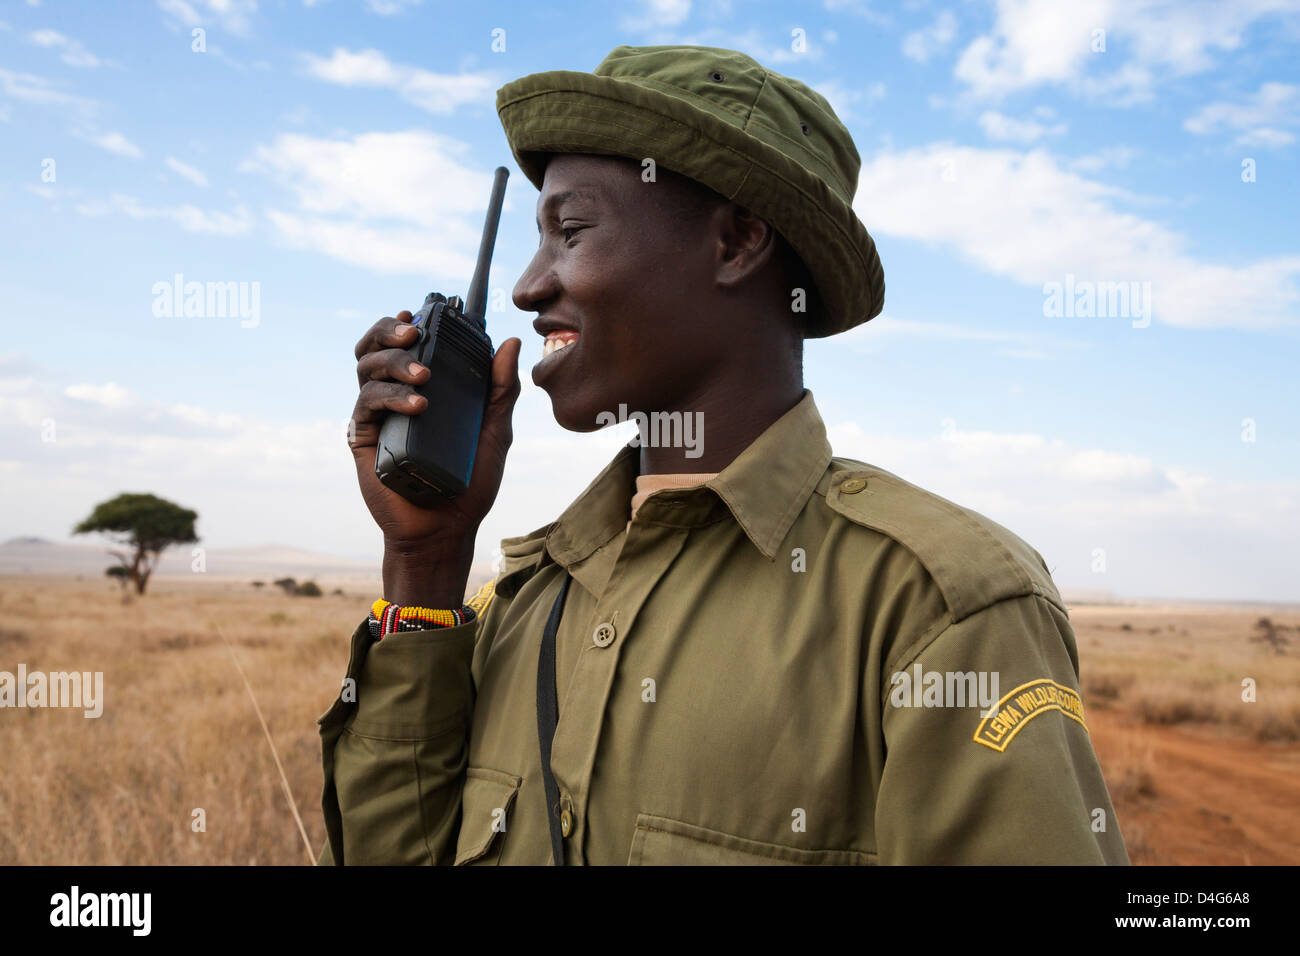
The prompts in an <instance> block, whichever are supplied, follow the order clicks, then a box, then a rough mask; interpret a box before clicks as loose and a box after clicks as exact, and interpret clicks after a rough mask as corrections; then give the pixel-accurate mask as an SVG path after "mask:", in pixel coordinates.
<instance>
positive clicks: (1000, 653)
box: [876, 594, 1129, 864]
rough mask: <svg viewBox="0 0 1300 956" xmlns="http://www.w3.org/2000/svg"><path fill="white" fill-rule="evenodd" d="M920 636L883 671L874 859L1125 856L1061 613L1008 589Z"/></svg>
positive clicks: (1026, 860) (1062, 860) (1018, 860)
mask: <svg viewBox="0 0 1300 956" xmlns="http://www.w3.org/2000/svg"><path fill="white" fill-rule="evenodd" d="M922 643H924V646H923V647H920V648H919V650H918V649H909V650H908V651H906V652H904V655H903V656H902V657H901V658H900V659H899V660H897V661H896V662H895V663H894V664H892V665H891V666H888V667H886V673H884V674H883V675H882V677H883V684H882V687H883V690H882V697H883V698H884V699H883V700H882V702H881V706H882V711H883V713H882V724H881V725H882V728H883V731H884V737H885V751H886V755H885V761H884V764H883V770H882V772H881V778H880V785H879V789H878V792H877V801H876V835H877V842H878V849H879V855H880V857H879V858H880V862H882V863H895V864H1127V863H1128V862H1129V859H1128V853H1127V851H1126V850H1125V847H1124V839H1123V836H1122V835H1121V834H1120V829H1119V824H1118V822H1117V821H1116V819H1115V811H1114V808H1113V806H1112V805H1111V801H1110V795H1109V793H1108V792H1107V790H1106V782H1105V780H1104V779H1103V777H1102V773H1101V767H1100V765H1099V764H1098V762H1097V756H1096V753H1095V752H1094V750H1093V747H1092V742H1091V740H1090V738H1089V734H1088V725H1087V716H1086V714H1085V713H1084V712H1083V707H1082V703H1081V699H1080V696H1079V682H1078V663H1077V662H1078V655H1077V651H1076V647H1075V639H1074V633H1073V629H1072V628H1071V626H1070V623H1069V618H1068V617H1067V615H1066V613H1065V612H1064V611H1063V610H1062V609H1061V608H1059V607H1057V606H1056V605H1055V604H1054V603H1052V602H1051V601H1049V600H1047V599H1046V598H1044V597H1042V596H1040V595H1036V594H1035V595H1026V596H1024V597H1017V598H1011V599H1007V600H1003V601H999V602H997V603H995V604H993V605H990V606H989V607H986V608H984V609H983V610H981V611H977V612H976V613H974V614H971V615H970V616H968V617H966V618H964V619H963V620H961V621H959V622H957V623H955V624H950V625H948V627H946V628H945V629H943V630H942V631H940V632H939V634H938V635H937V636H936V637H934V639H933V640H930V641H928V643H927V642H922ZM971 698H974V699H973V700H972V699H971ZM994 705H995V706H994Z"/></svg>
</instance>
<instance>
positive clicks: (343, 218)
mask: <svg viewBox="0 0 1300 956" xmlns="http://www.w3.org/2000/svg"><path fill="white" fill-rule="evenodd" d="M468 155H469V147H468V146H467V145H466V144H465V143H463V142H460V141H458V140H453V139H450V138H448V137H445V136H441V135H439V134H437V133H432V132H427V131H423V130H412V131H408V132H397V133H364V134H361V135H359V136H356V137H355V138H353V139H318V138H315V137H311V136H305V135H301V134H296V133H288V134H281V135H280V136H278V137H276V139H275V141H274V142H272V143H271V144H270V145H269V146H260V147H258V148H257V150H256V151H255V153H254V156H253V158H252V160H250V161H249V162H248V163H245V164H244V165H243V166H242V167H241V169H243V170H244V171H250V172H263V173H267V174H269V175H270V176H271V177H272V178H274V179H275V180H276V181H278V182H279V183H280V184H281V185H282V186H283V187H284V188H285V189H287V190H288V191H289V192H291V193H292V194H293V196H294V197H295V199H296V202H297V209H296V210H293V211H286V210H281V209H275V210H271V211H270V212H269V213H268V216H269V218H270V220H271V222H272V224H273V225H274V226H275V227H276V229H277V230H278V231H279V233H280V235H281V236H282V237H283V238H284V239H285V240H286V241H288V242H289V244H290V245H293V246H295V247H297V248H311V249H316V250H318V251H320V252H323V253H324V254H326V255H328V256H331V257H332V258H336V259H340V260H342V261H345V262H351V263H353V264H356V265H360V266H362V267H363V268H368V269H373V270H375V271H377V272H384V273H419V274H427V273H428V272H429V271H430V269H433V270H434V271H435V272H439V273H440V274H443V275H447V276H449V277H452V276H464V277H468V276H469V274H470V273H471V272H472V271H473V255H474V252H475V251H476V250H477V249H478V240H479V235H480V230H481V228H482V225H481V222H480V221H479V220H480V219H481V216H482V209H483V203H484V201H485V197H486V196H487V195H488V192H489V188H490V183H491V175H490V174H488V173H480V172H477V171H475V170H474V169H472V168H471V167H469V166H468V165H466V160H467V158H468ZM508 207H509V190H507V208H508ZM432 222H436V223H437V224H438V228H436V229H431V228H429V223H432Z"/></svg>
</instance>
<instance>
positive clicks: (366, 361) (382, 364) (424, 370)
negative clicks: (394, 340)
mask: <svg viewBox="0 0 1300 956" xmlns="http://www.w3.org/2000/svg"><path fill="white" fill-rule="evenodd" d="M407 328H410V326H407ZM428 377H429V369H428V367H427V366H424V365H421V364H419V363H418V362H413V361H411V356H410V353H409V352H407V351H406V350H405V349H381V350H380V351H378V352H369V353H367V354H365V355H363V356H362V357H361V361H359V362H358V363H357V384H358V385H361V386H364V385H365V384H366V382H372V381H381V380H387V381H394V382H406V383H408V384H410V385H419V384H421V383H422V382H424V381H425V380H427V379H428Z"/></svg>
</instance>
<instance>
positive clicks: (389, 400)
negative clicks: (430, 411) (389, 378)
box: [352, 382, 429, 434]
mask: <svg viewBox="0 0 1300 956" xmlns="http://www.w3.org/2000/svg"><path fill="white" fill-rule="evenodd" d="M428 404H429V402H428V400H427V399H425V398H424V397H423V396H422V395H417V394H416V393H415V390H414V389H412V388H411V386H409V385H402V384H400V383H399V382H366V383H365V384H364V385H362V386H361V394H359V395H358V396H357V404H356V407H355V408H353V410H352V420H353V421H354V422H356V424H357V431H358V434H359V433H360V429H361V426H363V425H378V424H381V423H382V422H383V420H384V418H385V417H386V416H387V414H388V413H389V412H401V413H402V414H405V415H416V414H418V413H420V412H422V411H424V409H425V408H426V407H427V406H428Z"/></svg>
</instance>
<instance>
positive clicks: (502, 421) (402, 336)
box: [349, 311, 523, 553]
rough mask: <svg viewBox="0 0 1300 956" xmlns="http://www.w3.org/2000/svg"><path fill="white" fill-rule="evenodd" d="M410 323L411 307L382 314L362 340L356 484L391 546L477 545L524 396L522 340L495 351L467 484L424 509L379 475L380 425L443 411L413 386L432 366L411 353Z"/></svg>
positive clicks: (353, 438)
mask: <svg viewBox="0 0 1300 956" xmlns="http://www.w3.org/2000/svg"><path fill="white" fill-rule="evenodd" d="M410 323H411V313H410V312H406V311H403V312H399V313H398V314H397V315H396V316H395V317H387V318H383V319H380V320H379V321H378V322H376V323H375V324H374V325H373V326H371V327H370V329H369V331H367V332H366V334H365V335H363V336H362V337H361V341H360V342H358V343H357V346H356V357H357V382H358V384H359V385H360V389H361V390H360V394H359V395H358V396H357V404H356V407H355V408H354V409H353V412H352V428H351V429H350V431H351V433H352V434H350V436H349V446H350V447H351V449H352V457H353V460H354V461H355V462H356V467H357V482H358V484H359V485H360V486H361V496H362V498H364V499H365V502H366V507H367V508H369V509H370V514H371V516H372V517H373V518H374V519H375V523H376V524H378V525H379V527H380V529H381V530H382V531H383V533H384V540H385V543H386V545H387V547H388V550H389V551H399V552H409V553H416V552H426V553H427V552H429V551H430V550H438V549H439V548H441V547H442V546H443V545H446V547H447V548H450V549H452V550H455V549H456V548H457V547H458V546H459V545H460V543H461V542H462V541H463V539H464V537H465V536H466V535H468V536H469V540H470V542H471V550H472V542H473V538H474V535H475V533H476V532H477V530H478V526H479V524H480V523H481V522H482V521H483V518H484V517H485V516H486V515H487V513H488V512H489V511H490V510H491V509H492V504H493V502H495V501H496V496H497V491H498V490H499V489H500V487H501V476H502V474H503V473H504V471H505V462H506V454H507V452H508V451H509V449H510V444H511V442H512V441H513V440H514V431H513V428H512V423H511V418H512V415H513V413H514V407H515V402H516V401H517V400H518V398H519V391H520V386H519V350H520V348H521V346H522V344H523V343H522V342H521V341H520V340H519V339H517V338H509V339H506V340H505V341H504V342H502V343H501V345H500V347H499V348H498V349H497V351H496V355H495V356H494V357H493V360H492V383H491V386H490V390H489V393H488V402H487V406H486V407H485V409H484V412H483V425H482V428H481V430H480V432H479V439H478V448H477V450H476V451H475V453H474V469H473V473H472V474H471V476H470V483H469V488H468V489H467V490H466V491H465V492H464V493H463V494H461V495H458V496H457V497H455V498H453V499H451V500H447V501H442V500H440V501H438V502H437V503H436V504H435V505H434V506H433V507H432V508H421V507H419V506H418V505H414V504H412V503H411V502H409V501H407V500H406V499H405V498H403V497H402V496H401V495H399V494H398V493H397V492H395V491H393V490H392V489H390V488H388V487H387V486H386V485H384V484H383V482H381V481H380V480H379V478H378V476H376V475H375V453H376V447H377V444H378V441H379V430H380V427H381V426H382V425H383V423H384V419H385V418H386V417H387V416H388V414H389V413H394V414H399V415H420V414H427V415H436V414H438V409H436V408H432V409H431V408H428V407H427V406H428V404H429V403H428V401H427V400H426V399H425V398H424V397H423V396H421V395H417V394H416V392H415V389H414V388H413V387H412V386H414V385H420V384H423V383H424V382H425V381H427V380H428V378H429V375H430V370H429V369H428V368H426V367H425V366H422V365H418V364H416V363H414V362H413V360H412V359H411V357H410V355H409V354H408V353H407V352H406V349H407V348H409V347H410V346H411V344H412V343H414V342H415V340H416V338H417V336H418V331H417V330H416V328H415V326H413V325H411V324H410ZM461 550H463V548H462V549H461Z"/></svg>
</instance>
